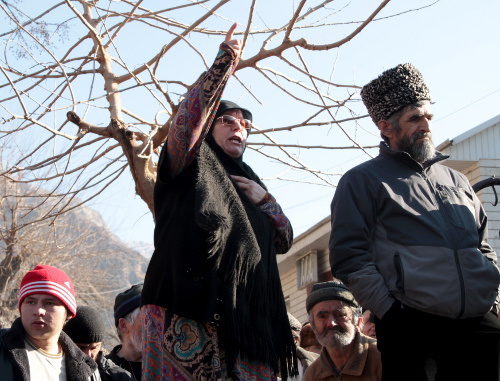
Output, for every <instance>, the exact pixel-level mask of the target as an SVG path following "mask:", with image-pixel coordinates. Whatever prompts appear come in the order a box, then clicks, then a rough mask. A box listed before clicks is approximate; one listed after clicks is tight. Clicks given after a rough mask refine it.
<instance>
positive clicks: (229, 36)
mask: <svg viewBox="0 0 500 381" xmlns="http://www.w3.org/2000/svg"><path fill="white" fill-rule="evenodd" d="M237 27H238V23H237V22H235V23H234V24H233V25H232V26H231V28H229V30H228V31H227V33H226V38H225V40H224V42H225V43H226V44H227V45H229V46H230V47H231V48H232V49H233V50H234V52H235V53H236V56H237V57H239V56H240V54H241V48H242V47H243V40H241V39H233V35H234V31H235V30H236V28H237Z"/></svg>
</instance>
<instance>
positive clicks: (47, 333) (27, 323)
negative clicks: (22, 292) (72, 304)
mask: <svg viewBox="0 0 500 381" xmlns="http://www.w3.org/2000/svg"><path fill="white" fill-rule="evenodd" d="M20 313H21V321H22V323H23V327H24V330H25V331H26V335H27V336H28V340H30V341H31V342H32V343H33V344H35V345H37V346H38V347H41V348H42V347H44V346H45V345H46V344H47V343H48V342H50V341H53V340H54V338H57V339H58V338H59V335H60V333H61V331H62V329H63V326H64V323H65V322H66V319H67V317H68V311H67V310H66V307H65V306H64V304H63V303H62V302H61V301H60V300H59V299H57V298H56V297H55V296H52V295H48V294H33V295H30V296H27V297H26V298H25V299H24V300H23V302H22V304H21V308H20Z"/></svg>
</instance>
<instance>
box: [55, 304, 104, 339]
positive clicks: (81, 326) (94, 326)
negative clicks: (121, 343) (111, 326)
mask: <svg viewBox="0 0 500 381" xmlns="http://www.w3.org/2000/svg"><path fill="white" fill-rule="evenodd" d="M63 331H64V332H66V334H67V335H68V336H69V337H70V339H71V340H73V342H75V343H78V344H91V343H101V342H102V341H103V340H104V335H105V334H106V328H105V326H104V320H103V319H102V316H101V314H100V313H99V311H97V310H96V309H94V308H92V307H88V306H78V308H77V309H76V316H75V317H74V318H73V319H71V320H70V321H68V322H67V323H66V324H65V325H64V328H63Z"/></svg>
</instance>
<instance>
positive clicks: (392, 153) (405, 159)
mask: <svg viewBox="0 0 500 381" xmlns="http://www.w3.org/2000/svg"><path fill="white" fill-rule="evenodd" d="M379 147H380V150H379V154H380V156H387V157H391V158H393V159H395V160H398V161H401V162H402V163H404V164H406V165H408V166H409V167H411V168H413V169H416V170H420V171H422V170H424V169H425V168H429V167H430V166H431V165H433V164H435V163H437V162H440V161H443V160H446V159H448V158H449V157H450V155H443V154H442V153H441V152H439V151H436V153H435V155H434V157H433V158H432V159H430V160H427V161H426V162H425V163H423V164H420V163H419V162H418V161H415V160H414V159H413V158H412V157H411V156H410V154H408V152H405V151H397V150H395V149H392V148H391V147H389V145H388V144H387V143H386V142H384V141H382V142H380V146H379Z"/></svg>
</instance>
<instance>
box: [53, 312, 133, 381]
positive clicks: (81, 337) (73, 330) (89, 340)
mask: <svg viewBox="0 0 500 381" xmlns="http://www.w3.org/2000/svg"><path fill="white" fill-rule="evenodd" d="M63 331H64V332H65V333H66V334H67V335H68V336H69V337H70V338H71V340H73V342H74V343H75V344H76V345H77V347H78V348H80V350H81V351H82V352H83V353H85V354H86V355H87V356H90V357H91V358H92V359H93V360H94V361H95V362H96V363H97V367H98V369H99V375H100V376H101V380H102V381H129V380H133V378H132V375H131V374H130V373H129V372H127V371H126V370H125V369H123V368H121V367H119V366H118V365H116V364H115V363H114V362H113V361H111V360H109V359H107V358H106V357H104V354H103V351H102V350H101V347H102V342H103V340H104V335H105V334H106V328H105V326H104V321H103V319H102V316H101V315H100V314H99V311H97V310H96V309H94V308H92V307H89V306H78V307H77V309H76V316H75V317H74V318H73V319H71V320H70V321H69V322H68V323H66V325H65V326H64V328H63Z"/></svg>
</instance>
